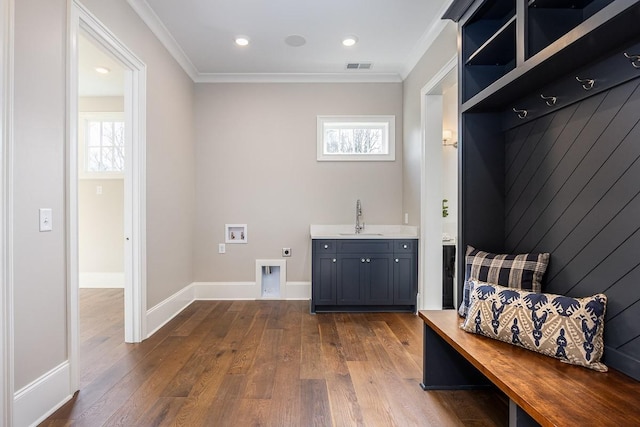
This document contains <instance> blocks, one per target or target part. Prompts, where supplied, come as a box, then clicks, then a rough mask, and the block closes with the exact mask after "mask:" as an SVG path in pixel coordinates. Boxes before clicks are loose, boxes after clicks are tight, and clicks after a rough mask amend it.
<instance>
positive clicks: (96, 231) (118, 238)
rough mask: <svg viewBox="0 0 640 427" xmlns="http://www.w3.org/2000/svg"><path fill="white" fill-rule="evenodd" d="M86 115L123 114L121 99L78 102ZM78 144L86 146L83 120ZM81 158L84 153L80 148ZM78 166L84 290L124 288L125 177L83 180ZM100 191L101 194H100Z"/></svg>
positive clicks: (81, 268) (80, 166)
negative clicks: (86, 288)
mask: <svg viewBox="0 0 640 427" xmlns="http://www.w3.org/2000/svg"><path fill="white" fill-rule="evenodd" d="M78 109H79V111H80V112H81V113H82V112H85V113H99V112H109V113H111V112H123V111H124V98H123V97H121V96H92V97H80V98H79V99H78ZM78 124H79V131H78V142H79V144H80V145H82V144H84V141H85V135H84V123H83V121H82V120H80V121H79V123H78ZM80 148H81V149H80V156H81V157H82V155H83V154H82V153H84V150H83V149H82V148H83V147H80ZM82 168H83V164H82V160H81V159H80V161H79V164H78V169H79V176H80V177H81V179H80V180H79V182H78V258H79V259H78V265H79V270H80V287H81V288H82V287H95V286H99V287H103V286H109V287H114V286H117V287H123V286H124V177H121V178H107V179H87V178H83V174H82V173H81V172H80V169H82ZM98 189H99V191H98Z"/></svg>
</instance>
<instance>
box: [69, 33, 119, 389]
mask: <svg viewBox="0 0 640 427" xmlns="http://www.w3.org/2000/svg"><path fill="white" fill-rule="evenodd" d="M124 71H125V70H124V68H123V67H122V65H121V64H120V63H119V62H118V61H117V60H116V59H115V58H113V56H111V55H110V54H109V52H106V51H104V50H103V49H101V48H100V46H98V45H97V44H96V43H95V42H93V40H92V39H91V37H90V36H89V35H87V34H86V33H85V32H84V31H80V33H79V35H78V129H77V132H78V134H77V135H78V139H77V141H78V165H77V166H78V169H77V174H78V175H77V176H78V182H77V188H78V269H79V272H78V273H79V274H78V281H79V288H80V289H79V332H80V354H79V362H80V366H79V371H80V378H79V380H80V384H79V387H80V388H82V387H83V385H84V384H87V383H89V382H91V381H92V380H93V379H94V378H95V375H98V374H99V373H100V370H101V369H100V366H101V365H100V362H101V359H103V358H104V357H103V356H104V355H106V354H110V353H111V352H112V351H114V349H116V348H117V347H118V346H119V345H120V344H122V343H123V342H124V338H125V337H124V288H125V274H124V265H125V262H126V261H128V260H125V256H124V249H125V240H124V235H125V231H124V217H125V207H124V189H125V184H127V185H128V184H129V183H125V181H126V175H127V174H126V173H125V172H126V171H125V165H126V163H127V162H126V155H127V153H126V150H125V142H126V141H125V136H126V132H125V129H126V125H127V124H126V123H125V114H124V91H125V85H124Z"/></svg>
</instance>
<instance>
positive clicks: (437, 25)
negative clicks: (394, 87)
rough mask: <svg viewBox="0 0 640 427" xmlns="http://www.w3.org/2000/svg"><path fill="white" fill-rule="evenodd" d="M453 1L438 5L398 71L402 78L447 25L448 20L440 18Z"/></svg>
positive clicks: (411, 69)
mask: <svg viewBox="0 0 640 427" xmlns="http://www.w3.org/2000/svg"><path fill="white" fill-rule="evenodd" d="M451 3H453V0H449V1H448V2H446V3H445V4H443V5H442V7H440V9H439V10H438V12H437V13H436V14H435V15H434V17H433V19H432V21H431V25H429V27H428V29H427V31H425V32H424V34H422V37H420V39H419V40H418V43H416V45H415V47H414V48H413V49H412V50H411V53H410V54H409V56H408V57H407V60H406V61H405V64H404V67H403V69H402V71H401V72H400V77H401V78H402V80H404V79H406V78H407V76H409V73H411V71H413V69H414V68H415V66H416V65H417V64H418V62H419V61H420V60H421V59H422V57H423V56H424V54H425V53H426V52H427V50H428V49H429V48H430V47H431V45H432V44H433V43H434V42H435V41H436V39H437V38H438V36H440V34H441V33H442V31H444V29H445V28H446V27H447V25H449V23H450V21H447V20H444V19H442V18H441V16H443V15H444V14H445V12H446V11H447V10H448V9H449V7H450V6H451Z"/></svg>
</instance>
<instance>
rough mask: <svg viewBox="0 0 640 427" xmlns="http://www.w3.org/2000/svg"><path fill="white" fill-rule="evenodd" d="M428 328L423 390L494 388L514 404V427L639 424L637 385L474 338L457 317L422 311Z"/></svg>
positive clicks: (452, 313)
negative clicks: (492, 386)
mask: <svg viewBox="0 0 640 427" xmlns="http://www.w3.org/2000/svg"><path fill="white" fill-rule="evenodd" d="M419 315H420V317H421V318H422V320H423V321H424V341H423V346H424V347H423V351H424V353H423V382H422V384H420V385H421V387H422V388H423V389H424V390H455V389H458V390H459V389H475V388H483V387H488V386H490V385H491V384H494V385H495V386H496V387H497V388H499V389H500V390H501V391H502V392H503V393H504V394H505V395H506V396H507V397H508V398H509V426H519V427H523V426H536V425H542V426H563V427H564V426H587V425H593V426H596V425H597V426H629V425H638V423H640V382H638V381H636V380H634V379H632V378H630V377H627V376H625V375H623V374H621V373H619V372H617V371H615V370H613V369H611V368H610V369H609V372H607V373H601V372H596V371H592V370H589V369H587V368H583V367H580V366H573V365H569V364H566V363H563V362H561V361H559V360H557V359H554V358H551V357H548V356H544V355H541V354H538V353H535V352H532V351H529V350H526V349H523V348H520V347H516V346H513V345H510V344H507V343H504V342H501V341H496V340H493V339H490V338H486V337H483V336H480V335H475V334H470V333H467V332H465V331H463V330H462V329H460V327H459V325H460V323H462V319H461V318H460V317H459V316H458V313H457V312H456V311H455V310H425V311H420V312H419Z"/></svg>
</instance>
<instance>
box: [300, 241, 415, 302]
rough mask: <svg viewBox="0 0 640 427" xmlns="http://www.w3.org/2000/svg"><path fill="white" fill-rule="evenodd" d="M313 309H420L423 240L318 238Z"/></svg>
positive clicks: (314, 242) (314, 244) (313, 285)
mask: <svg viewBox="0 0 640 427" xmlns="http://www.w3.org/2000/svg"><path fill="white" fill-rule="evenodd" d="M312 258H313V262H312V276H313V281H312V300H311V312H312V313H315V312H316V311H415V310H416V295H417V288H418V286H417V283H418V268H417V240H413V239H407V240H395V239H337V240H313V256H312Z"/></svg>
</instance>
